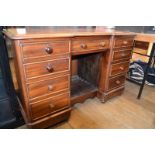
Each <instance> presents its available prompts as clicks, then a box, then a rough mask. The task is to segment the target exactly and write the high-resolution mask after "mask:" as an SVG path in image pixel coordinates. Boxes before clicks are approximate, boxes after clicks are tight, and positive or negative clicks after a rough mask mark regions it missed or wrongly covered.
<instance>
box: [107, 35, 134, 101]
mask: <svg viewBox="0 0 155 155" xmlns="http://www.w3.org/2000/svg"><path fill="white" fill-rule="evenodd" d="M133 39H134V38H133V37H127V36H125V37H119V36H117V37H115V38H114V40H113V47H112V59H111V65H110V72H109V83H108V92H111V93H110V94H109V97H108V98H110V97H113V96H115V95H118V94H121V93H122V90H123V89H124V83H125V76H126V73H127V71H128V67H129V61H130V58H131V51H132V47H133Z"/></svg>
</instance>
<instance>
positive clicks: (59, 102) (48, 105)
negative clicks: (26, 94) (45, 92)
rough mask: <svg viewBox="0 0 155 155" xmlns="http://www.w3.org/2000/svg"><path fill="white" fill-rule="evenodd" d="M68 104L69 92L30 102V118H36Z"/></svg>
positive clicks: (63, 107) (61, 108)
mask: <svg viewBox="0 0 155 155" xmlns="http://www.w3.org/2000/svg"><path fill="white" fill-rule="evenodd" d="M69 106H70V92H68V93H65V94H60V95H57V96H54V97H51V98H47V99H44V100H40V101H38V102H35V103H33V104H30V107H31V115H32V119H33V120H36V119H39V118H41V117H44V116H47V115H49V114H52V113H56V112H59V111H61V110H63V109H65V108H68V107H69Z"/></svg>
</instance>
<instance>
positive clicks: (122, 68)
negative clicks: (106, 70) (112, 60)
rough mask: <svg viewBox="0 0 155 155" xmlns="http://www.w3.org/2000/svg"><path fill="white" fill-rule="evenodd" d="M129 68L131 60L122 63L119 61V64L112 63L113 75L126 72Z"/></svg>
mask: <svg viewBox="0 0 155 155" xmlns="http://www.w3.org/2000/svg"><path fill="white" fill-rule="evenodd" d="M128 68H129V62H122V63H117V64H112V65H111V74H110V75H111V76H114V75H117V74H121V73H126V72H127V71H128Z"/></svg>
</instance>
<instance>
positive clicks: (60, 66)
mask: <svg viewBox="0 0 155 155" xmlns="http://www.w3.org/2000/svg"><path fill="white" fill-rule="evenodd" d="M67 70H69V58H63V59H58V60H52V61H44V62H39V63H33V64H26V65H25V73H26V77H27V78H32V77H36V76H42V75H50V74H55V73H59V72H61V71H67Z"/></svg>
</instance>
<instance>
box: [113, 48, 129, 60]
mask: <svg viewBox="0 0 155 155" xmlns="http://www.w3.org/2000/svg"><path fill="white" fill-rule="evenodd" d="M130 58H131V49H129V50H114V55H113V61H116V60H120V59H130Z"/></svg>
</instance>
